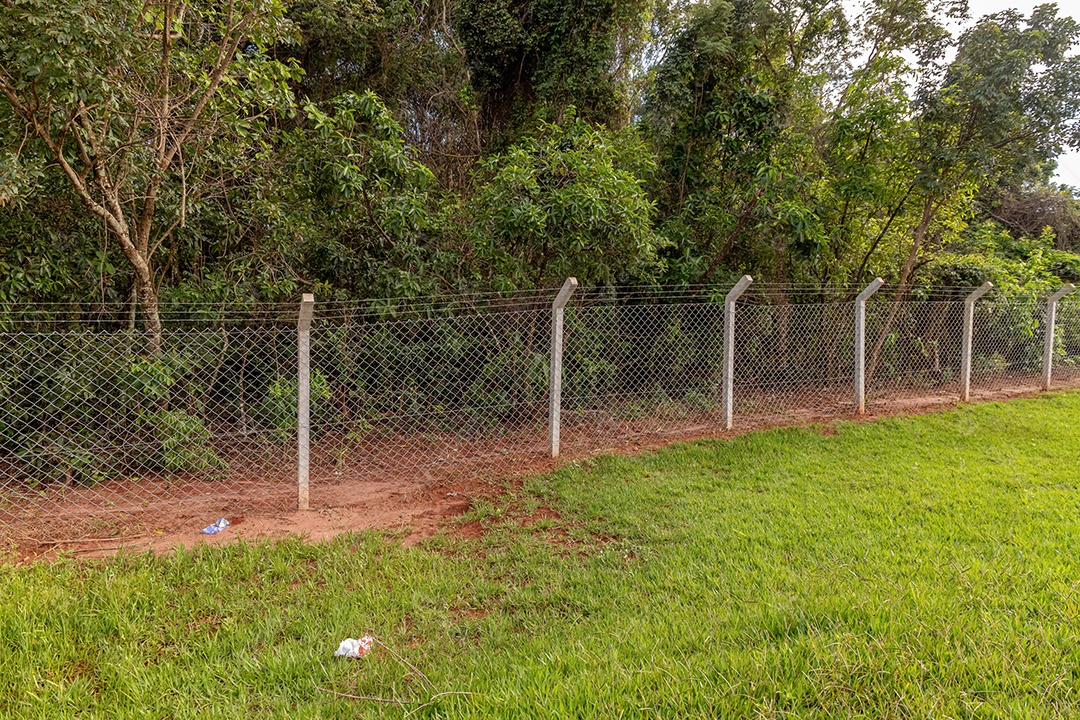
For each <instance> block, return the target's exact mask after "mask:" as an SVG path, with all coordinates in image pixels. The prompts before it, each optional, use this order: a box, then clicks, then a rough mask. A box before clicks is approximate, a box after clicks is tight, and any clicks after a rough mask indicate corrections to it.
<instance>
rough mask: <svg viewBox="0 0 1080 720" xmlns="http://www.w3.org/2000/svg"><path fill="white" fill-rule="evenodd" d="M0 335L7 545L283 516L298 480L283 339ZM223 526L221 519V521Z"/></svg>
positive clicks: (0, 480) (267, 333) (1, 479)
mask: <svg viewBox="0 0 1080 720" xmlns="http://www.w3.org/2000/svg"><path fill="white" fill-rule="evenodd" d="M143 343H144V340H143V337H142V336H141V335H139V334H137V333H134V332H124V331H108V332H98V331H77V330H75V331H70V330H69V331H63V332H50V331H41V332H9V333H2V334H0V518H3V519H5V520H6V521H7V522H5V523H4V524H3V526H2V528H3V534H4V535H6V536H11V535H19V536H22V537H27V538H41V537H52V536H64V537H71V536H75V537H77V536H80V535H88V534H99V535H115V534H121V535H129V534H132V533H136V532H144V531H146V530H148V529H150V528H156V529H161V528H163V527H165V528H170V529H171V527H172V526H175V525H177V524H179V523H181V522H183V521H185V520H186V519H188V518H195V519H198V520H200V521H201V520H202V519H204V518H207V517H210V516H211V515H215V513H220V512H225V511H230V512H234V513H235V512H249V511H260V510H271V509H279V508H281V507H285V506H286V505H287V502H288V496H289V488H288V487H287V484H285V481H284V478H285V477H287V476H291V473H293V472H294V471H293V470H292V468H293V467H294V464H295V460H294V453H293V444H292V443H291V442H290V439H291V431H290V430H289V429H288V426H287V425H285V424H283V423H281V417H282V415H283V414H284V413H286V412H287V411H288V408H286V407H285V406H284V405H285V402H287V401H282V400H280V399H277V400H276V399H275V397H274V392H275V389H274V383H275V377H277V376H280V375H285V374H287V373H288V372H289V369H290V368H291V372H292V374H293V377H295V372H296V370H295V339H294V333H291V332H290V331H289V330H288V329H282V328H279V327H248V328H224V327H221V328H217V329H212V328H207V329H195V330H176V331H169V332H166V333H165V335H164V337H163V343H162V350H161V353H160V355H158V356H156V357H153V358H148V357H147V356H146V355H145V353H144V346H143ZM210 519H213V518H210Z"/></svg>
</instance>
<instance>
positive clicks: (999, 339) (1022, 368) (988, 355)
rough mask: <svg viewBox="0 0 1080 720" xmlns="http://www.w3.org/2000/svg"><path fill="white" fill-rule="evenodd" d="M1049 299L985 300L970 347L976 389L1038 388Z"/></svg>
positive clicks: (978, 311)
mask: <svg viewBox="0 0 1080 720" xmlns="http://www.w3.org/2000/svg"><path fill="white" fill-rule="evenodd" d="M1046 307H1047V306H1046V303H1045V302H1039V301H1038V300H1037V299H1035V298H1010V299H1008V300H1004V299H998V300H990V301H982V302H980V303H979V304H978V305H977V306H976V311H975V333H974V341H973V343H972V350H971V386H972V388H973V389H977V390H982V391H987V390H992V391H1000V390H1003V389H1006V388H1015V389H1032V390H1033V389H1036V388H1038V387H1039V385H1040V383H1041V378H1042V360H1043V341H1044V339H1045V337H1046V335H1045V333H1046Z"/></svg>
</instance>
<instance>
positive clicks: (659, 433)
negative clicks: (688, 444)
mask: <svg viewBox="0 0 1080 720" xmlns="http://www.w3.org/2000/svg"><path fill="white" fill-rule="evenodd" d="M565 329H566V336H565V337H566V346H565V351H564V355H563V388H562V409H563V416H562V449H563V452H564V453H568V454H583V453H587V452H590V451H595V450H596V449H604V448H615V447H619V446H620V445H623V444H626V443H628V442H632V441H636V442H648V443H651V442H659V441H663V440H671V439H673V438H677V437H680V436H693V435H695V434H701V433H703V432H704V433H711V432H715V431H716V430H717V429H718V428H719V427H720V426H721V425H720V423H721V407H720V403H721V393H722V384H721V383H722V379H723V342H724V312H723V306H722V305H719V304H716V303H710V302H691V303H646V304H629V305H617V304H599V305H589V306H583V307H569V308H567V309H566V321H565Z"/></svg>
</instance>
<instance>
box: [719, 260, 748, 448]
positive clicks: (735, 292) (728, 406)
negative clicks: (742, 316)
mask: <svg viewBox="0 0 1080 720" xmlns="http://www.w3.org/2000/svg"><path fill="white" fill-rule="evenodd" d="M752 282H754V279H753V278H752V277H750V276H749V275H743V276H742V277H741V278H739V282H737V283H735V287H733V288H731V289H730V290H728V294H727V297H725V298H724V398H723V408H722V409H723V413H724V429H725V430H730V429H731V421H732V417H733V416H734V413H735V406H734V403H733V402H732V401H733V399H734V392H733V387H734V384H735V301H736V300H738V299H739V297H740V296H741V295H742V294H743V293H744V292H746V288H748V287H750V283H752Z"/></svg>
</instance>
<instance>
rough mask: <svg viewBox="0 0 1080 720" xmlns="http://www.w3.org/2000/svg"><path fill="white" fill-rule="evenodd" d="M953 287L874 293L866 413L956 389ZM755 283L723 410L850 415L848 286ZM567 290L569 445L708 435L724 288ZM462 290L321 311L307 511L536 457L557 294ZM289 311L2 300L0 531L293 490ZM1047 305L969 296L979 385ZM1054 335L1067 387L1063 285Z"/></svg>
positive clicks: (274, 501)
mask: <svg viewBox="0 0 1080 720" xmlns="http://www.w3.org/2000/svg"><path fill="white" fill-rule="evenodd" d="M774 290H775V288H774ZM967 292H970V290H968V289H958V290H956V291H955V292H954V293H953V294H952V295H951V296H949V297H946V298H945V299H938V298H930V299H911V300H907V301H904V302H894V301H891V300H888V299H881V300H877V299H872V300H871V301H870V302H868V304H867V309H866V356H865V358H866V389H867V400H868V408H869V410H870V412H893V411H904V410H908V409H910V408H912V407H913V406H922V405H932V404H943V403H951V402H955V401H956V400H957V399H958V397H959V395H960V382H961V379H960V376H961V355H962V347H963V321H964V301H963V299H962V298H963V297H964V296H965V293H967ZM759 293H760V294H758V295H750V294H748V295H746V296H745V297H744V299H743V300H740V302H739V303H738V305H737V310H736V319H735V327H734V337H735V344H734V346H733V352H734V374H733V380H734V388H733V389H734V395H733V397H734V411H735V425H736V427H740V428H750V427H763V426H769V425H778V424H786V423H791V422H799V421H805V420H812V419H815V418H818V417H828V416H833V415H838V414H841V415H842V414H850V413H853V412H854V411H855V409H856V408H855V397H854V384H855V383H854V380H855V377H854V376H855V366H856V356H855V304H854V302H836V303H811V302H786V303H785V302H772V301H770V299H769V298H770V297H775V296H776V293H775V292H774V293H773V295H770V294H769V291H768V290H764V291H759ZM582 296H583V297H580V298H578V299H576V300H575V303H576V304H571V305H570V306H568V307H567V308H566V310H565V317H564V341H565V345H564V352H563V362H562V366H563V374H562V378H563V382H562V433H561V445H562V451H563V453H564V454H565V455H569V456H579V457H580V456H586V455H591V454H595V453H598V452H603V451H615V450H620V449H631V448H634V447H638V446H641V445H661V444H664V443H667V442H671V441H674V440H679V439H686V438H693V437H703V436H714V435H717V434H719V433H720V432H722V430H723V427H724V419H723V409H722V397H723V381H724V336H725V332H724V331H725V327H724V323H725V314H724V306H723V303H722V302H721V299H722V298H723V291H722V290H717V291H715V292H712V293H711V294H710V295H708V296H706V297H703V298H701V299H699V298H697V297H696V296H694V295H693V293H688V292H686V291H678V292H675V291H672V292H670V293H665V292H656V291H654V290H649V291H648V292H641V293H631V294H628V295H624V296H617V295H615V294H614V293H609V294H600V293H597V294H594V295H588V294H587V293H582ZM787 297H788V298H789V299H791V298H793V297H801V298H803V299H806V298H808V297H809V296H808V294H806V293H803V294H802V295H801V296H800V295H798V294H795V295H788V296H787ZM467 300H468V302H465V301H460V302H449V301H448V302H446V303H443V304H430V305H427V306H425V305H423V304H422V303H414V304H410V305H408V306H403V307H400V308H399V307H390V306H387V307H385V308H381V309H379V310H378V311H370V310H369V311H360V310H356V309H352V310H349V309H344V310H342V309H340V307H338V306H335V305H333V304H330V303H328V304H327V306H326V307H325V308H323V307H320V306H318V305H316V311H315V320H314V322H313V324H312V326H311V331H310V348H311V350H310V367H311V371H310V374H309V387H310V418H311V422H310V429H311V433H310V435H311V442H310V500H311V505H312V506H314V507H317V508H318V507H331V506H335V505H342V504H349V503H350V502H351V501H353V500H354V499H355V498H357V497H360V496H361V495H362V493H361V492H358V491H362V490H363V489H364V488H366V487H368V486H367V485H364V487H361V484H367V483H395V484H397V486H399V487H401V486H402V485H403V484H404V485H407V486H409V487H421V488H430V487H433V486H437V485H439V484H443V483H454V482H456V481H458V480H462V479H467V478H484V479H503V478H507V477H509V476H512V475H515V474H518V473H520V472H523V471H529V470H536V469H541V468H546V467H550V462H551V461H550V458H548V425H549V421H548V411H549V405H550V399H551V398H550V394H551V385H550V371H551V330H552V311H551V308H550V302H551V298H550V297H543V296H541V295H540V294H533V295H531V296H525V297H520V298H510V299H509V300H506V299H496V300H491V299H488V298H476V297H469V298H467ZM335 307H337V308H338V309H335ZM296 312H297V308H295V307H290V308H288V310H287V311H285V310H281V311H280V312H278V313H277V314H274V313H270V314H269V315H264V316H255V315H251V314H248V315H244V314H239V313H238V314H232V315H230V314H229V313H224V314H222V313H220V312H219V313H217V314H215V313H214V312H211V311H209V310H207V311H206V313H205V314H203V315H200V314H198V313H194V312H188V313H187V314H185V315H184V316H183V317H179V318H174V319H171V320H168V321H167V322H166V325H165V327H166V329H165V332H164V334H163V336H162V343H161V350H160V352H159V353H153V352H148V351H147V347H148V346H147V342H146V338H145V337H144V336H143V335H142V334H140V333H137V332H135V331H134V330H127V329H124V323H122V322H118V321H115V320H114V321H112V323H111V324H110V322H99V321H96V320H95V321H89V320H85V319H83V320H78V319H76V318H71V319H65V318H68V316H67V315H63V314H61V315H60V321H55V322H52V321H42V322H39V321H38V320H37V319H35V318H36V316H33V315H32V314H31V315H28V316H27V318H29V319H27V318H23V317H15V316H3V315H0V538H2V539H4V540H11V539H16V540H18V539H19V538H24V539H27V540H34V539H37V540H43V539H48V538H79V537H95V536H120V537H125V536H131V535H134V534H139V533H147V532H150V531H152V530H156V529H166V530H169V529H176V528H179V527H188V528H192V527H202V526H203V525H205V524H207V523H208V522H209V521H212V520H213V519H215V518H217V517H219V516H221V515H224V516H227V517H228V516H232V517H235V516H237V515H243V514H247V513H260V512H272V511H278V510H284V509H291V508H293V507H295V506H296V502H297V470H298V456H297V435H298V433H297V429H298V414H297V402H298V395H299V389H300V384H299V380H298V377H297V371H298V346H297V341H298V335H297V314H296ZM394 312H402V313H405V315H406V316H405V317H401V316H398V317H396V318H389V319H388V315H390V314H391V313H394ZM1046 317H1047V303H1046V302H1045V301H1039V300H1038V299H1036V298H1031V297H1029V298H1023V297H1021V298H1015V297H1011V298H1000V297H999V298H994V297H992V296H990V297H986V298H984V299H981V300H979V301H978V302H977V304H976V305H975V313H974V323H973V330H974V332H973V343H972V387H973V396H974V397H976V398H978V397H979V396H980V394H981V395H982V397H992V396H1006V395H1008V394H1010V393H1011V392H1012V391H1013V390H1016V389H1019V390H1024V391H1027V390H1033V389H1036V388H1038V387H1040V386H1041V380H1042V363H1043V347H1044V340H1045V337H1046V335H1045V332H1046ZM1054 353H1055V355H1054V384H1055V386H1057V387H1077V386H1080V296H1078V297H1072V296H1066V297H1065V298H1064V299H1063V300H1061V302H1060V303H1059V304H1058V309H1057V323H1056V332H1055V344H1054ZM382 487H385V486H382Z"/></svg>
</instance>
